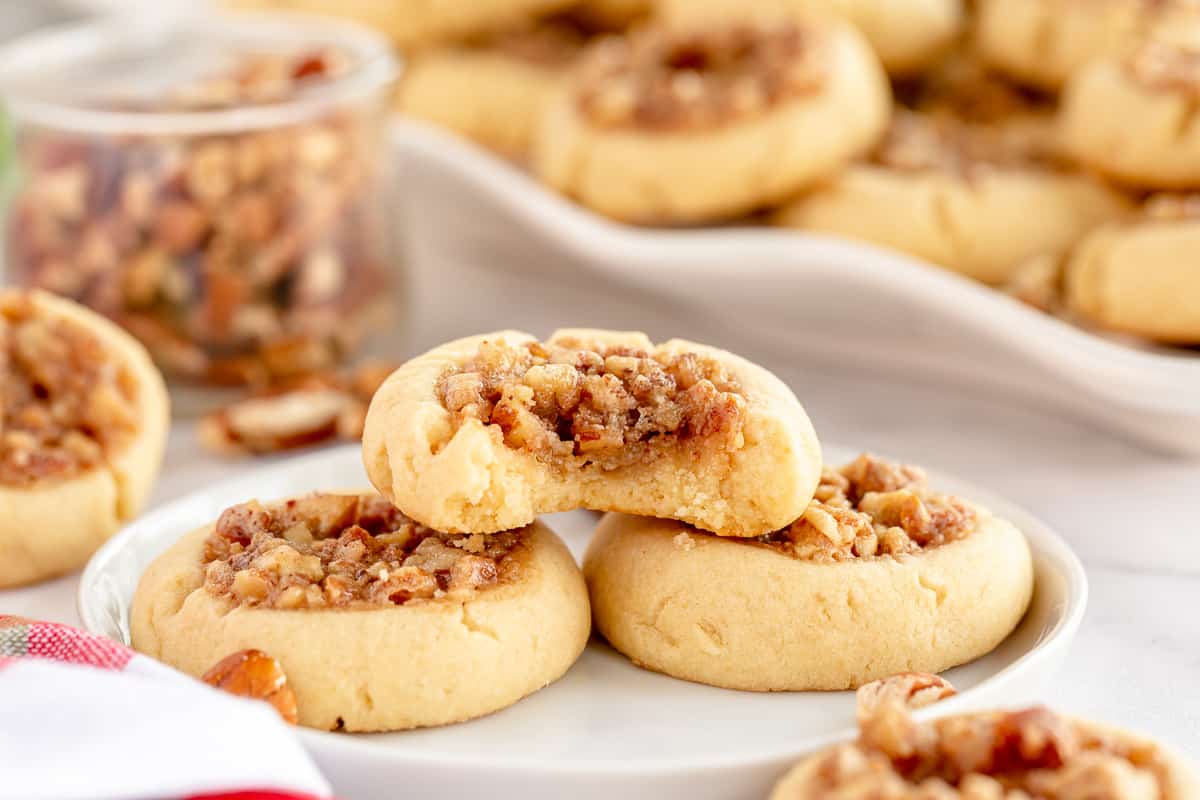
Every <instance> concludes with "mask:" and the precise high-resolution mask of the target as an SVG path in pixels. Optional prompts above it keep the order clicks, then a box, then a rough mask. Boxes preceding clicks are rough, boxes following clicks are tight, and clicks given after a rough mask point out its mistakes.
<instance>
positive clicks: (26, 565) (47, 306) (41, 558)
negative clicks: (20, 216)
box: [0, 291, 170, 587]
mask: <svg viewBox="0 0 1200 800" xmlns="http://www.w3.org/2000/svg"><path fill="white" fill-rule="evenodd" d="M31 297H32V298H33V303H34V305H35V307H37V308H38V309H42V310H45V311H46V312H47V313H48V314H50V315H53V316H55V317H60V318H63V319H67V320H70V321H72V322H74V323H76V324H77V325H79V326H81V327H83V328H84V329H86V330H87V331H88V332H89V333H90V334H91V335H92V336H95V337H96V338H97V339H98V340H100V341H101V342H102V343H103V345H104V347H105V348H107V349H109V350H110V351H112V352H113V353H114V354H115V357H116V359H118V360H120V361H121V362H122V363H124V364H125V365H126V366H127V367H128V369H129V370H130V373H131V374H132V375H133V377H134V380H135V382H136V384H137V398H136V401H135V402H136V404H137V408H138V414H137V418H138V420H139V424H140V427H139V428H138V430H137V432H136V434H135V435H134V437H133V438H132V439H130V440H129V441H128V442H127V443H126V444H125V445H124V446H123V447H122V448H121V449H120V450H119V451H118V452H116V453H113V454H112V455H111V456H110V457H109V459H108V464H107V465H106V466H105V467H100V468H96V469H91V470H88V471H86V472H83V473H81V474H79V475H74V476H72V477H69V478H66V479H64V480H45V481H40V482H38V483H36V484H34V485H32V486H29V487H21V486H3V485H0V587H8V586H18V585H21V584H26V583H32V582H34V581H39V580H45V579H47V578H52V577H55V576H57V575H63V574H66V573H68V572H71V571H73V570H76V569H79V568H80V567H82V566H83V565H84V563H86V562H87V560H88V558H90V557H91V555H92V553H94V552H96V549H97V548H98V547H99V546H100V545H101V544H103V543H104V542H105V541H106V540H107V539H108V538H109V537H110V536H112V535H113V534H114V533H116V531H117V529H118V528H119V527H120V526H121V525H122V524H123V523H125V522H127V521H128V520H130V519H132V518H133V517H135V516H137V514H138V513H139V512H140V511H141V509H142V507H143V506H144V505H145V502H146V499H147V497H148V496H149V494H150V490H151V489H152V488H153V486H154V481H155V479H156V478H157V477H158V470H159V466H160V465H161V463H162V455H163V450H164V448H165V447H166V440H167V427H168V425H169V418H170V410H169V405H168V401H167V390H166V386H165V385H164V383H163V379H162V375H161V374H160V373H159V372H158V369H157V368H156V367H155V366H154V364H153V363H152V362H151V361H150V356H149V355H148V354H147V353H146V350H145V348H143V347H142V346H141V345H140V344H138V343H137V341H135V340H134V339H133V337H131V336H130V335H129V334H127V333H125V332H124V331H123V330H121V329H120V328H118V327H117V326H116V325H114V324H113V323H111V322H109V321H108V320H106V319H104V318H103V317H101V316H100V315H98V314H95V313H93V312H91V311H88V310H87V309H85V308H83V307H82V306H79V305H76V304H75V303H72V302H70V301H68V300H63V299H61V298H58V297H55V296H53V295H51V294H47V293H45V292H36V291H35V292H32V293H31Z"/></svg>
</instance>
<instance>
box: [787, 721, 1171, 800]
mask: <svg viewBox="0 0 1200 800" xmlns="http://www.w3.org/2000/svg"><path fill="white" fill-rule="evenodd" d="M896 720H897V725H896V727H894V728H893V729H891V730H889V731H887V734H888V735H887V736H885V737H880V736H879V735H876V734H874V733H869V732H868V730H867V729H866V728H864V730H863V735H862V737H861V738H860V739H859V741H858V742H857V743H855V744H846V745H840V746H838V747H835V748H833V749H831V750H828V751H826V752H825V753H824V754H823V755H821V756H819V759H820V760H819V761H818V763H817V765H816V769H815V771H814V772H813V774H812V775H810V776H809V779H808V781H807V782H806V783H805V784H804V785H802V786H794V787H793V788H794V790H795V791H794V792H793V793H792V794H791V795H789V798H790V800H807V798H824V797H835V796H836V797H842V798H862V799H863V800H867V799H868V798H871V799H875V798H886V799H888V800H891V799H892V798H894V799H895V800H909V799H910V798H911V800H918V799H920V800H924V799H925V798H930V799H931V800H941V799H942V798H945V800H955V799H956V798H964V800H993V799H994V800H1028V798H1030V797H1039V798H1052V799H1053V800H1158V798H1161V797H1162V796H1163V795H1162V792H1163V787H1164V786H1165V782H1166V779H1165V776H1166V767H1165V764H1164V762H1163V759H1162V755H1161V753H1160V752H1159V751H1158V749H1157V748H1154V747H1153V746H1152V745H1145V744H1140V743H1138V744H1131V743H1130V742H1128V741H1127V740H1124V739H1123V738H1118V737H1116V736H1112V735H1108V734H1104V733H1098V732H1097V731H1095V730H1092V729H1091V728H1090V727H1089V726H1087V725H1086V724H1083V723H1077V722H1074V721H1073V720H1070V719H1068V718H1065V717H1062V716H1059V715H1057V714H1055V713H1054V712H1052V711H1050V710H1048V709H1045V708H1030V709H1025V710H1022V711H996V712H985V713H981V714H970V715H965V716H955V717H946V718H943V719H940V720H934V721H931V722H916V721H914V720H911V719H903V720H901V719H899V717H896ZM897 731H898V732H899V733H900V735H896V733H897Z"/></svg>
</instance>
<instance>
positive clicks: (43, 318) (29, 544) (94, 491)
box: [0, 289, 168, 587]
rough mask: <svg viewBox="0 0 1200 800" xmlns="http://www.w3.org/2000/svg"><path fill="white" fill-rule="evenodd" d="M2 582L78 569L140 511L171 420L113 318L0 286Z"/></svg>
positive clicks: (154, 380)
mask: <svg viewBox="0 0 1200 800" xmlns="http://www.w3.org/2000/svg"><path fill="white" fill-rule="evenodd" d="M0 371H2V372H3V379H2V380H0V393H2V395H3V405H4V408H3V422H2V423H0V515H2V516H3V520H2V521H0V587H5V586H14V585H18V584H23V583H29V582H31V581H37V580H42V579H45V578H49V577H53V576H55V575H61V574H63V573H66V572H70V571H71V570H74V569H77V568H78V567H80V566H82V565H83V563H84V562H85V561H87V559H88V558H89V557H90V556H91V554H92V553H93V552H95V550H96V548H98V547H99V546H100V545H101V544H103V543H104V541H105V540H106V539H108V537H110V536H112V534H113V533H115V532H116V531H117V529H118V528H119V527H120V526H121V525H122V524H123V523H124V522H126V521H128V520H129V519H131V518H132V517H134V516H135V515H136V514H137V513H138V512H139V511H140V510H141V508H142V505H143V504H144V503H145V501H146V497H147V495H148V494H149V493H150V489H151V487H152V486H153V484H154V480H155V478H156V477H157V475H158V469H159V466H160V464H161V461H162V454H163V447H164V444H165V442H166V435H167V425H168V407H167V393H166V388H165V387H164V385H163V380H162V376H161V375H160V374H159V373H158V371H157V370H156V369H155V367H154V366H153V364H151V362H150V357H149V356H148V355H147V353H146V351H145V349H144V348H143V347H142V346H141V345H140V344H138V343H137V342H136V341H134V339H133V338H132V337H130V336H129V335H128V334H126V333H125V332H124V331H122V330H121V329H119V328H117V327H116V326H115V325H113V323H111V322H109V321H108V320H106V319H104V318H103V317H100V316H99V315H97V314H94V313H93V312H91V311H88V310H87V309H84V308H83V307H82V306H79V305H76V304H75V303H72V302H70V301H68V300H63V299H61V298H57V297H54V296H53V295H49V294H45V293H43V292H36V291H30V292H26V291H18V290H12V289H6V290H2V291H0Z"/></svg>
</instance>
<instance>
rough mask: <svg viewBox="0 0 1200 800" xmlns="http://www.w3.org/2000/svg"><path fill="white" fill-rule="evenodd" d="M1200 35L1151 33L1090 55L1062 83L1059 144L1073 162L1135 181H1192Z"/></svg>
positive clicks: (1198, 151)
mask: <svg viewBox="0 0 1200 800" xmlns="http://www.w3.org/2000/svg"><path fill="white" fill-rule="evenodd" d="M1198 107H1200V38H1198V39H1197V40H1196V41H1195V42H1192V43H1182V42H1171V41H1167V40H1165V39H1159V38H1156V39H1153V40H1150V41H1147V42H1145V43H1143V44H1141V45H1139V46H1138V47H1136V48H1135V49H1134V50H1133V51H1131V52H1130V53H1128V54H1126V55H1123V56H1111V57H1107V58H1102V59H1097V60H1095V61H1093V62H1091V63H1090V64H1088V66H1086V67H1084V68H1083V69H1082V70H1080V71H1079V72H1078V73H1077V74H1076V75H1075V76H1074V77H1072V78H1071V80H1070V81H1069V82H1068V83H1067V86H1066V89H1065V91H1064V93H1063V105H1062V114H1061V124H1062V140H1063V144H1064V146H1065V147H1066V148H1067V149H1068V150H1069V151H1070V153H1071V154H1072V155H1073V156H1074V157H1075V158H1076V159H1078V161H1079V162H1080V163H1082V164H1085V165H1086V166H1088V167H1090V168H1091V169H1094V170H1095V171H1097V172H1099V173H1101V174H1103V175H1106V176H1108V177H1109V178H1111V179H1113V180H1116V181H1119V182H1121V183H1123V184H1127V185H1129V186H1132V187H1137V188H1148V189H1188V188H1194V187H1197V186H1200V126H1197V124H1196V123H1197V109H1198Z"/></svg>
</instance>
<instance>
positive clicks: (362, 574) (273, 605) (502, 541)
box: [130, 494, 591, 731]
mask: <svg viewBox="0 0 1200 800" xmlns="http://www.w3.org/2000/svg"><path fill="white" fill-rule="evenodd" d="M590 630H591V623H590V619H589V614H588V601H587V592H586V589H585V587H584V585H583V580H582V578H581V577H580V575H579V568H578V567H577V566H576V565H575V561H574V559H573V558H572V557H571V554H570V553H569V552H568V551H567V548H566V546H564V545H563V543H562V541H561V540H559V539H558V537H557V536H555V535H554V534H553V533H552V532H551V531H550V530H549V529H548V528H547V527H546V526H545V525H543V524H541V523H540V522H535V523H533V524H532V525H529V526H528V527H525V528H521V529H519V530H513V531H507V532H505V533H501V534H496V535H493V536H475V535H461V536H460V535H448V534H443V533H438V532H436V531H432V530H430V529H428V528H425V527H423V526H421V525H417V524H416V523H414V522H412V520H409V519H407V518H406V517H404V515H403V514H401V513H400V512H399V511H398V510H396V509H395V508H394V507H393V506H392V505H391V504H390V503H388V502H387V501H385V500H384V499H383V498H381V497H379V496H378V495H374V494H369V495H354V494H314V495H309V496H306V497H300V498H295V499H291V500H285V501H279V502H275V503H266V504H260V503H257V502H249V503H245V504H243V505H239V506H233V507H232V508H229V509H227V510H226V511H225V512H224V513H223V514H222V515H221V517H220V519H218V520H217V522H216V523H215V524H214V525H209V526H207V527H205V528H202V529H200V530H197V531H193V532H192V533H189V534H187V535H185V536H184V537H183V538H181V539H180V540H179V541H178V542H176V543H175V544H174V545H173V546H172V547H171V548H170V549H169V550H167V552H166V553H164V554H163V555H162V556H160V557H159V558H158V559H157V560H156V561H155V562H154V563H153V564H151V565H150V567H149V568H148V569H147V570H146V572H145V574H144V575H143V576H142V578H141V581H140V582H139V583H138V588H137V591H136V593H135V594H134V598H133V605H132V608H131V610H130V632H131V635H132V641H133V646H134V648H136V649H137V650H139V651H141V652H143V653H145V654H147V655H149V656H152V657H154V658H157V659H159V660H160V661H163V662H165V663H167V664H169V665H171V666H173V667H176V668H177V669H180V670H182V671H184V672H186V673H188V674H190V675H195V676H197V677H198V676H200V675H203V674H204V673H205V672H206V671H208V670H209V669H210V668H211V667H213V665H214V664H217V663H218V662H219V661H221V659H223V658H226V657H227V656H229V655H231V654H233V653H237V652H240V651H243V650H246V649H257V650H261V651H264V652H266V653H267V654H269V655H271V656H273V657H274V658H276V659H277V660H278V661H279V663H280V664H281V665H282V668H283V672H284V673H285V674H286V675H287V679H288V683H289V684H290V686H291V687H292V689H293V690H294V692H295V695H296V706H297V709H298V713H299V721H300V724H301V725H306V726H308V727H311V728H318V729H322V730H346V731H385V730H402V729H407V728H416V727H425V726H430V725H444V724H447V723H451V722H460V721H462V720H467V719H472V718H474V717H478V716H482V715H484V714H488V713H491V712H493V711H497V710H499V709H501V708H505V707H506V706H509V705H511V704H512V703H515V702H516V701H517V700H520V699H521V698H522V697H524V696H526V695H528V694H530V693H532V692H535V691H537V690H538V689H541V688H542V687H543V686H546V685H547V684H549V683H551V682H553V681H555V680H557V679H558V678H559V677H561V676H562V675H563V673H565V672H566V671H567V669H568V668H569V667H570V666H571V664H573V663H574V662H575V660H576V659H577V658H578V657H579V654H580V653H581V652H582V651H583V648H584V645H585V644H586V643H587V639H588V635H589V632H590Z"/></svg>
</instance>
